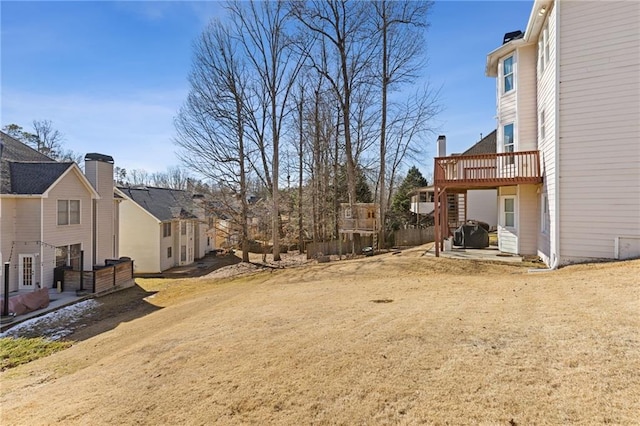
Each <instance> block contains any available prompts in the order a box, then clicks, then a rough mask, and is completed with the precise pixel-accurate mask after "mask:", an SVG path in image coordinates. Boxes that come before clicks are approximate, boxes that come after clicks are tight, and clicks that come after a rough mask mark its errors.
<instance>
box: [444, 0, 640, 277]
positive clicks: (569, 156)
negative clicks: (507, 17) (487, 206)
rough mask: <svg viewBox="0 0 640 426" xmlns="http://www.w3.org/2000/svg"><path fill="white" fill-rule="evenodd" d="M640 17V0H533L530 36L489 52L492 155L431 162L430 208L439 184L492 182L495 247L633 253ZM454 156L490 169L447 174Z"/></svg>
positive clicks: (548, 258)
mask: <svg viewBox="0 0 640 426" xmlns="http://www.w3.org/2000/svg"><path fill="white" fill-rule="evenodd" d="M639 22H640V2H633V1H610V2H604V3H603V2H598V1H565V0H536V1H534V2H533V7H532V11H531V15H530V18H529V22H528V24H527V28H526V30H525V32H524V33H521V32H514V33H507V34H506V35H505V39H504V41H503V44H502V45H501V46H500V47H498V48H497V49H495V50H494V51H493V52H491V53H489V54H488V56H487V64H486V74H487V76H489V77H495V78H496V95H497V126H498V134H497V152H498V154H497V155H496V158H495V159H493V160H492V159H490V158H479V157H476V158H466V159H460V158H456V157H446V158H442V159H438V158H437V159H436V167H435V170H434V176H436V179H435V180H436V187H437V191H436V209H438V200H440V198H439V194H440V192H441V190H440V189H439V188H440V187H441V188H445V189H444V190H442V191H446V188H452V187H455V188H457V190H460V189H463V188H469V189H470V188H475V187H478V186H493V187H495V188H497V189H498V200H499V205H498V210H499V212H498V240H499V248H500V250H502V251H505V252H508V253H516V254H521V255H538V256H539V257H540V258H541V259H542V260H544V262H545V263H547V265H549V266H557V265H562V264H567V263H573V262H582V261H590V260H601V259H627V258H634V257H640V31H638V28H639V27H638V25H639ZM452 162H456V163H457V164H458V165H460V164H463V168H466V169H469V170H470V169H478V168H482V169H488V170H493V169H495V176H494V178H493V179H489V178H486V179H479V178H471V179H469V178H467V177H468V176H466V175H465V176H462V175H456V176H447V175H446V173H445V172H444V170H445V169H446V167H449V166H450V164H451V163H452ZM458 167H460V166H458ZM489 174H491V173H489ZM441 234H444V231H443V232H442V233H441ZM439 239H441V237H440V236H438V235H437V240H439Z"/></svg>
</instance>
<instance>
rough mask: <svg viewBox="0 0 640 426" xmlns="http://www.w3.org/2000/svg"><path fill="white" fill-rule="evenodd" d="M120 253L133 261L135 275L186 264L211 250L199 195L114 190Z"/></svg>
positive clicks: (141, 189)
mask: <svg viewBox="0 0 640 426" xmlns="http://www.w3.org/2000/svg"><path fill="white" fill-rule="evenodd" d="M116 192H117V194H118V195H120V196H121V197H122V198H123V201H122V203H121V204H120V218H121V220H120V252H121V253H125V254H126V255H127V256H129V257H131V258H133V260H134V262H135V263H134V265H135V272H136V273H158V272H162V271H165V270H167V269H169V268H172V267H174V266H182V265H189V264H191V263H193V262H194V261H195V260H196V259H200V258H202V257H204V255H205V254H206V253H207V252H209V251H211V250H212V249H213V248H214V244H215V243H214V238H212V236H211V234H210V233H208V231H209V222H210V221H209V218H208V217H207V215H206V214H205V208H204V206H203V199H202V197H201V196H198V195H195V196H194V195H192V194H191V193H190V192H188V191H182V190H176V189H167V188H155V187H150V186H149V187H146V186H145V187H117V188H116Z"/></svg>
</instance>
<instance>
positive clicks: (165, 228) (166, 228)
mask: <svg viewBox="0 0 640 426" xmlns="http://www.w3.org/2000/svg"><path fill="white" fill-rule="evenodd" d="M170 236H171V222H163V223H162V238H169V237H170Z"/></svg>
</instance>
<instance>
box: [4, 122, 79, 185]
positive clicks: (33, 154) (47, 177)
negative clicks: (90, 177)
mask: <svg viewBox="0 0 640 426" xmlns="http://www.w3.org/2000/svg"><path fill="white" fill-rule="evenodd" d="M72 164H73V163H58V162H57V161H55V160H53V159H51V158H49V157H47V156H46V155H44V154H42V153H40V152H38V151H36V150H35V149H33V148H31V147H30V146H28V145H26V144H24V143H22V142H20V141H19V140H17V139H15V138H13V137H11V136H9V135H8V134H6V133H4V132H0V194H19V195H32V194H42V193H43V192H45V191H46V190H47V188H49V187H50V186H51V184H53V183H54V182H55V181H56V180H57V179H58V178H59V177H60V176H61V175H62V174H63V173H64V172H65V171H66V170H67V169H68V168H69V167H71V165H72Z"/></svg>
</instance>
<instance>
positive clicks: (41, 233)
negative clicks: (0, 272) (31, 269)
mask: <svg viewBox="0 0 640 426" xmlns="http://www.w3.org/2000/svg"><path fill="white" fill-rule="evenodd" d="M55 260H56V257H55V252H54V255H53V261H54V264H55ZM18 267H19V266H18ZM43 278H44V197H43V198H40V280H39V281H40V288H43V287H42V286H43V285H44V279H43ZM47 288H48V286H47ZM5 297H6V296H5Z"/></svg>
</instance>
